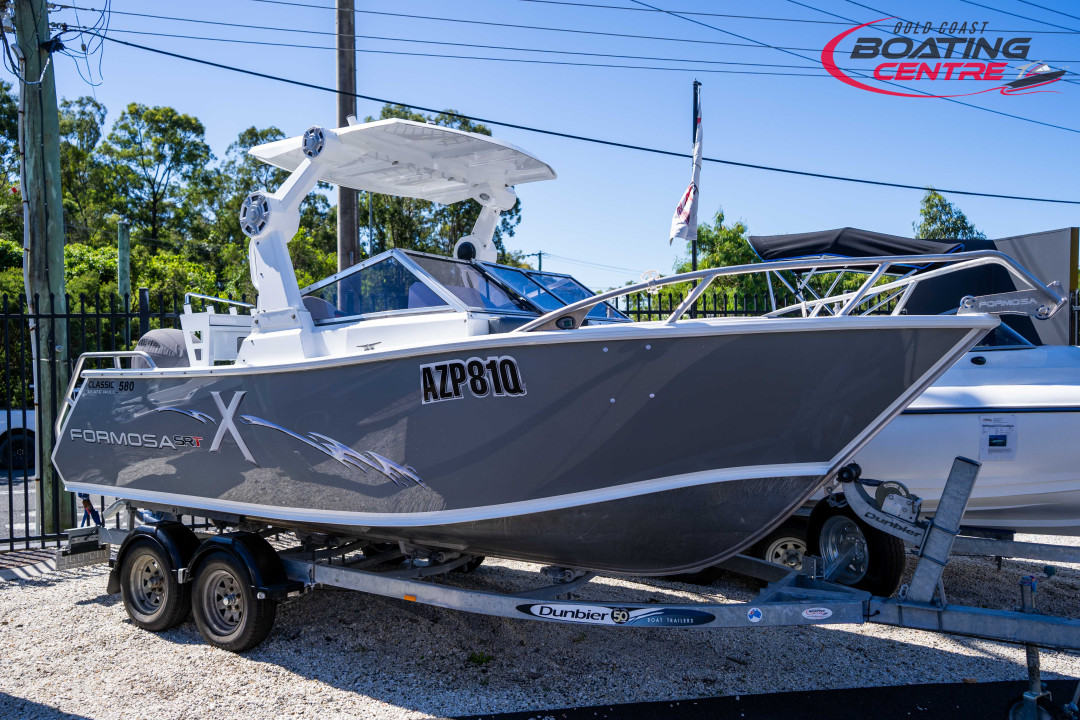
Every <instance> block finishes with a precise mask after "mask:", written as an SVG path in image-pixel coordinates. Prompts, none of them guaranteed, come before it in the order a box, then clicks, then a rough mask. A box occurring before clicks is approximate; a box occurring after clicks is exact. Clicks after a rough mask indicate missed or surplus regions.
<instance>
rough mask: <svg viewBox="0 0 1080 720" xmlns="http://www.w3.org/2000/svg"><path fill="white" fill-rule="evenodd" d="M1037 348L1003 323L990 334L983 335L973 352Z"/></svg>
mask: <svg viewBox="0 0 1080 720" xmlns="http://www.w3.org/2000/svg"><path fill="white" fill-rule="evenodd" d="M1029 347H1035V346H1034V345H1032V344H1031V343H1030V342H1028V341H1027V339H1026V338H1025V337H1024V336H1023V335H1021V334H1020V333H1018V332H1016V331H1015V330H1013V329H1012V328H1011V327H1009V326H1008V325H1006V324H1005V323H1001V324H1000V325H998V326H997V327H996V328H994V329H993V330H991V331H990V332H988V333H986V334H985V335H983V337H982V340H980V341H979V342H977V343H976V344H975V347H974V348H972V350H985V349H987V348H1011V349H1014V350H1015V349H1017V348H1029Z"/></svg>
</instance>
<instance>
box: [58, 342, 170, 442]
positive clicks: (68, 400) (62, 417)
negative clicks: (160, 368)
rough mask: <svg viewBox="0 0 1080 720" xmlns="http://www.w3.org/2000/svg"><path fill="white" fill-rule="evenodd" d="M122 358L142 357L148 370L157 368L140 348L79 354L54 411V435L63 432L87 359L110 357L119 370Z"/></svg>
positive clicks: (152, 360) (114, 366)
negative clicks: (55, 411)
mask: <svg viewBox="0 0 1080 720" xmlns="http://www.w3.org/2000/svg"><path fill="white" fill-rule="evenodd" d="M124 358H130V359H132V360H134V359H135V358H140V359H142V361H143V362H145V363H146V365H147V367H148V368H149V369H150V370H157V363H155V362H154V359H153V358H152V357H150V355H148V354H147V353H146V352H144V351H142V350H106V351H101V352H85V353H83V354H82V355H80V356H79V359H78V360H77V361H76V362H75V369H74V370H72V372H71V380H69V381H68V386H67V392H65V393H64V399H63V401H62V402H61V403H60V408H59V410H58V411H57V413H56V424H55V426H54V428H53V429H54V430H55V431H56V437H60V435H61V434H62V433H63V429H64V422H65V421H66V420H67V417H68V414H69V412H70V411H71V408H73V407H75V389H76V386H77V385H78V384H79V378H81V377H82V372H83V367H84V366H85V365H86V362H87V360H104V359H112V361H113V368H114V369H116V370H121V369H122V367H121V365H120V361H121V360H122V359H124Z"/></svg>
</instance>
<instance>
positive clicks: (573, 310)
mask: <svg viewBox="0 0 1080 720" xmlns="http://www.w3.org/2000/svg"><path fill="white" fill-rule="evenodd" d="M913 263H919V264H926V265H936V264H943V265H945V267H941V268H936V269H934V270H931V271H929V272H925V273H921V274H919V275H913V276H907V277H904V278H901V279H899V280H895V281H893V282H889V283H885V284H883V285H879V286H877V287H875V286H874V283H876V282H877V281H878V280H880V279H881V278H882V277H883V276H884V275H885V274H886V273H887V272H888V270H889V268H890V267H892V266H893V265H910V264H913ZM853 265H854V266H858V267H860V268H873V270H872V271H871V272H869V273H868V276H867V279H866V280H865V281H864V282H863V283H862V285H860V286H859V288H858V289H856V290H853V291H850V292H846V293H844V294H842V295H836V296H833V297H824V298H820V299H817V300H812V301H803V302H801V303H799V304H798V305H795V306H790V307H788V308H782V309H780V310H776V311H774V312H772V313H769V315H770V316H776V315H778V314H783V313H784V312H790V311H792V310H795V309H799V308H801V309H802V311H803V314H804V316H805V315H806V310H808V309H810V308H814V307H815V306H821V305H826V304H829V305H837V304H839V303H843V307H842V308H841V309H840V310H839V311H838V312H836V313H835V314H836V315H840V316H842V315H850V314H852V312H853V311H854V310H855V309H856V308H858V306H859V305H860V304H861V303H862V302H863V301H864V300H865V299H866V298H867V297H868V296H876V295H879V294H881V293H882V292H888V291H889V290H895V289H897V288H900V287H905V286H906V290H907V292H910V290H911V289H912V288H913V287H914V286H915V285H916V284H917V283H919V282H920V281H922V280H925V279H929V278H932V277H939V276H941V275H945V274H948V273H954V272H959V271H961V270H967V269H970V268H974V267H980V266H983V265H999V266H1001V267H1003V268H1005V269H1006V270H1007V271H1008V272H1009V274H1010V275H1012V276H1013V278H1015V279H1016V280H1019V281H1020V282H1022V283H1023V284H1024V285H1026V286H1027V287H1028V288H1030V289H1031V290H1034V291H1036V292H1038V293H1039V294H1041V295H1042V296H1043V297H1044V298H1045V299H1046V301H1047V305H1046V311H1045V312H1040V314H1039V317H1040V318H1041V319H1044V320H1045V319H1048V318H1051V317H1053V316H1054V315H1055V314H1056V313H1057V312H1058V310H1060V309H1061V308H1062V307H1063V306H1064V305H1065V304H1066V303H1067V302H1068V298H1067V297H1066V296H1065V295H1062V294H1061V292H1060V291H1059V290H1058V289H1057V286H1056V285H1055V284H1051V285H1050V286H1048V285H1045V284H1044V283H1043V282H1042V281H1040V280H1039V279H1038V278H1037V277H1035V276H1034V275H1032V274H1031V272H1030V271H1028V270H1027V268H1025V267H1023V266H1022V265H1020V264H1019V263H1017V262H1016V261H1015V260H1013V259H1012V258H1011V257H1009V256H1008V255H1006V254H1005V253H1002V252H998V251H997V250H973V251H970V252H962V253H950V254H947V255H944V254H943V255H886V256H881V257H876V258H849V257H821V258H810V259H799V260H780V261H776V262H769V263H752V264H748V265H732V266H729V267H723V268H709V269H706V270H695V271H692V272H686V273H679V274H678V275H671V276H668V277H665V278H651V279H649V280H647V281H645V282H641V283H637V284H636V285H627V286H625V287H621V288H616V289H614V290H609V291H607V292H604V293H600V294H599V295H593V296H592V297H589V298H586V299H584V300H579V301H578V302H575V303H571V304H570V305H567V306H566V307H563V308H559V309H557V310H553V311H551V312H549V313H546V314H544V315H541V316H540V317H538V318H536V319H535V320H532V321H530V322H528V323H526V324H524V325H522V326H521V327H519V328H517V329H515V330H514V331H513V332H519V333H522V332H532V331H535V330H572V329H574V328H576V327H580V326H581V324H582V322H583V320H584V318H585V316H586V315H587V314H588V312H589V310H591V309H592V308H593V307H595V306H596V305H599V304H600V303H602V302H604V301H606V300H611V299H613V298H617V297H622V296H623V295H630V294H632V293H636V292H642V291H647V292H655V290H656V288H659V287H663V286H665V285H675V284H678V283H684V282H690V281H693V280H701V281H702V282H700V283H699V284H698V285H697V287H695V288H694V289H693V290H692V291H691V292H690V294H689V295H687V297H686V299H684V300H683V301H682V302H681V303H679V306H678V307H676V308H675V310H674V311H673V312H672V313H671V315H670V316H668V318H667V321H666V322H667V323H669V324H671V323H675V322H676V321H678V320H679V319H680V318H681V317H682V316H683V315H684V314H686V312H687V311H688V310H689V309H690V308H691V307H692V306H693V304H694V302H695V301H696V300H697V299H698V298H699V297H700V296H701V294H702V293H703V292H705V289H706V288H707V287H708V286H709V285H710V284H711V283H712V281H713V280H715V279H716V278H719V277H728V276H733V275H752V274H755V273H766V274H768V273H770V272H776V273H779V272H780V271H784V270H809V271H811V272H814V271H819V270H822V269H828V268H838V269H840V268H850V267H851V266H853ZM770 288H771V284H770ZM905 300H906V298H905ZM902 308H903V302H901V303H899V304H898V305H897V307H896V308H895V309H894V310H893V314H898V313H899V311H900V310H901V309H902Z"/></svg>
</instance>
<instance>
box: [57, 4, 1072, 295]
mask: <svg viewBox="0 0 1080 720" xmlns="http://www.w3.org/2000/svg"><path fill="white" fill-rule="evenodd" d="M582 1H583V2H589V3H593V4H603V5H618V6H623V7H641V6H640V5H636V4H635V3H634V2H633V0H582ZM101 2H102V0H76V3H75V4H77V5H79V6H80V7H83V8H100V7H101ZM296 2H297V3H299V4H302V5H312V6H315V5H321V6H325V7H328V8H332V6H333V2H332V0H296ZM980 2H981V3H982V4H983V5H987V6H994V7H995V8H998V9H999V10H1000V11H1007V12H1011V13H1016V14H1018V15H1023V16H1026V17H1027V18H1029V19H1022V18H1017V17H1013V16H1010V15H1007V14H1004V13H1003V12H1000V11H998V10H989V9H986V8H984V7H980V6H977V5H974V4H972V3H967V2H961V1H960V0H942V1H940V2H905V3H899V2H898V0H867V2H866V3H864V5H870V6H871V7H873V8H874V9H875V10H878V11H881V12H880V13H878V12H874V11H873V10H870V9H867V8H866V7H865V6H860V5H859V4H857V3H855V2H851V1H850V0H815V1H814V2H801V1H800V2H795V1H794V0H763V1H761V2H754V3H740V2H734V1H733V0H724V1H717V2H707V1H705V0H650V4H651V5H654V6H657V7H661V8H664V9H668V10H682V11H694V12H702V13H724V14H732V15H754V16H761V17H771V18H783V20H760V19H739V18H729V17H715V16H702V15H698V16H694V17H695V18H696V19H698V20H700V21H702V22H706V23H708V24H710V25H714V26H715V27H717V28H720V29H721V30H726V31H728V32H730V33H736V34H738V35H742V36H744V37H747V38H751V39H753V40H756V41H759V42H763V43H766V44H768V45H774V46H785V47H798V48H808V49H812V50H808V51H799V54H801V55H805V56H807V57H808V58H810V60H802V59H800V58H798V57H793V56H792V55H790V54H786V53H784V52H782V51H780V50H776V49H772V48H765V47H738V46H728V45H716V44H707V43H689V42H675V41H664V40H646V39H638V38H615V37H605V36H598V35H587V34H577V33H566V32H549V31H541V30H526V29H514V28H505V27H493V26H485V25H480V24H466V23H452V22H445V21H437V20H423V19H416V18H405V17H394V16H389V15H378V14H372V13H370V12H361V13H358V14H357V34H358V35H378V36H382V37H388V38H400V39H409V40H421V41H443V42H457V43H473V44H487V45H503V46H510V47H517V48H532V49H545V50H561V51H571V52H584V53H603V54H620V55H637V56H648V57H655V58H665V59H667V58H673V59H677V60H678V62H672V61H669V60H629V59H611V58H600V57H587V56H580V55H553V54H550V53H549V54H545V53H538V52H517V51H508V50H491V49H476V48H464V47H450V46H445V45H430V44H422V43H409V42H403V41H401V40H393V41H391V40H374V39H363V38H361V39H359V40H358V41H357V46H358V48H361V49H366V50H380V51H399V52H419V53H439V54H454V55H474V56H484V57H504V58H509V57H513V58H521V59H547V60H557V61H567V62H579V63H580V62H592V63H613V64H626V65H642V66H650V67H666V68H675V69H674V70H646V69H622V68H620V69H615V68H600V67H577V66H563V65H551V64H532V63H519V62H492V61H482V60H464V59H450V58H445V57H438V58H434V57H415V56H407V55H392V54H378V53H365V52H361V53H358V57H357V68H358V91H359V92H360V93H364V94H369V95H373V96H377V97H383V98H388V99H393V100H397V101H401V102H404V103H414V104H417V105H422V106H427V107H434V108H453V109H455V110H458V111H460V112H462V113H466V114H470V115H474V116H479V117H488V118H492V119H495V120H502V121H506V122H512V123H520V124H523V125H530V126H536V127H542V128H548V129H552V130H558V131H562V132H568V133H575V134H581V135H588V136H596V137H603V138H608V139H611V140H616V141H619V142H625V143H631V144H637V145H645V146H650V147H656V148H663V149H668V150H674V151H680V152H689V149H690V113H691V109H690V99H691V83H692V81H693V80H694V79H698V80H700V81H701V82H702V83H703V90H702V93H703V125H704V133H705V155H707V156H713V157H719V158H725V159H730V160H737V161H740V162H749V163H758V164H763V165H772V166H778V167H785V168H793V169H800V170H809V171H815V172H824V173H831V174H839V175H850V176H857V177H864V178H873V179H880V180H888V181H893V182H900V183H910V184H916V185H928V184H932V185H934V186H936V187H942V188H958V189H969V190H977V191H984V192H996V193H1005V194H1015V195H1034V196H1042V197H1054V198H1066V199H1080V193H1078V190H1080V183H1078V172H1077V168H1076V165H1075V161H1074V158H1075V157H1076V155H1077V149H1078V147H1080V84H1066V83H1062V82H1059V83H1056V84H1055V85H1054V86H1052V89H1054V90H1056V91H1058V92H1046V93H1037V94H1031V95H1023V96H1004V95H1001V94H999V93H996V92H995V93H984V94H981V95H976V96H974V97H968V98H963V100H964V101H965V102H968V103H971V104H973V105H978V106H981V107H984V108H989V109H992V110H998V111H1002V112H1007V113H1011V114H1014V115H1020V116H1023V117H1026V118H1031V119H1035V120H1039V121H1043V122H1047V123H1052V124H1056V125H1061V126H1065V127H1067V128H1071V129H1072V130H1075V131H1068V130H1062V129H1056V128H1050V127H1044V126H1040V125H1037V124H1033V123H1029V122H1024V121H1021V120H1017V119H1013V118H1008V117H1003V116H1000V115H995V114H993V113H990V112H986V111H982V110H978V109H974V108H968V107H963V106H960V105H957V104H954V103H950V102H948V101H946V100H940V99H930V98H900V97H888V96H885V95H879V94H875V93H871V92H866V91H863V90H858V89H856V88H853V87H850V86H848V85H845V84H844V83H842V82H840V81H839V80H837V79H835V78H833V77H830V76H828V75H827V74H825V73H824V72H823V71H822V70H821V65H820V49H821V48H822V47H824V46H825V44H826V43H827V42H828V41H829V40H830V39H831V38H832V37H833V36H835V35H837V34H839V33H840V32H842V31H844V30H845V29H848V28H850V27H851V26H852V24H851V23H849V22H846V21H845V20H842V19H838V18H837V17H836V16H842V17H843V18H848V19H851V20H854V21H856V23H864V22H868V21H871V20H876V19H878V18H881V17H887V16H889V15H893V14H900V15H902V16H903V17H905V18H908V19H916V20H919V21H932V22H933V23H934V24H935V25H938V24H940V22H942V21H945V22H952V21H964V20H968V21H978V22H979V23H980V24H981V23H982V22H988V25H987V33H986V34H987V35H988V36H991V37H994V36H996V35H995V31H998V32H1000V33H1001V34H1002V35H1005V36H1006V37H1013V36H1020V35H1023V36H1029V37H1031V38H1032V41H1031V53H1030V56H1029V59H1030V60H1047V61H1052V62H1053V63H1054V64H1055V66H1057V67H1063V68H1069V67H1070V66H1073V67H1076V66H1080V34H1077V33H1076V32H1070V31H1069V30H1072V29H1076V30H1080V19H1076V18H1070V17H1067V16H1065V15H1063V14H1056V13H1053V12H1050V11H1047V10H1044V9H1041V8H1038V7H1034V6H1032V5H1030V4H1025V3H1023V2H1020V0H985V2H983V0H980ZM1039 5H1043V6H1045V7H1047V8H1056V9H1058V10H1061V11H1062V12H1065V13H1068V12H1070V11H1072V12H1073V14H1080V13H1075V7H1074V6H1072V5H1070V4H1068V3H1065V2H1064V1H1063V0H1040V2H1039ZM356 7H357V10H361V11H376V12H390V13H404V14H409V15H428V16H438V17H444V18H457V19H463V20H474V21H484V22H494V23H511V24H518V25H535V26H545V27H555V28H564V29H578V30H590V31H600V32H607V33H623V34H633V35H652V36H662V37H670V38H681V39H683V40H702V41H714V42H715V41H721V42H745V41H743V40H740V39H739V38H736V37H733V36H731V35H728V34H725V33H724V32H721V31H720V30H716V29H711V28H706V27H702V26H700V25H697V24H694V23H691V22H688V21H686V20H683V19H680V18H677V17H673V16H671V15H666V14H663V13H657V12H648V11H630V10H619V9H610V8H595V7H580V6H574V5H563V4H558V3H550V2H547V3H545V2H530V1H528V0H459V1H458V2H437V1H435V0H412V1H411V2H396V3H391V2H377V1H376V0H356ZM112 9H113V11H114V12H113V14H112V16H111V29H110V34H111V36H112V37H115V38H118V39H123V40H129V41H131V42H135V43H139V44H144V45H148V46H153V47H157V48H161V49H165V50H169V51H172V52H177V53H181V54H185V55H190V56H193V57H198V58H204V59H207V60H213V61H216V62H220V63H224V64H227V65H234V66H237V67H242V68H247V69H252V70H257V71H260V72H265V73H269V74H272V75H278V76H282V77H287V78H292V79H296V80H302V81H306V82H312V83H315V84H320V85H327V86H333V84H334V82H335V76H334V67H335V65H334V52H333V51H331V50H324V49H302V48H286V47H267V46H260V45H242V44H235V43H225V42H213V41H205V40H193V39H181V38H174V37H159V36H153V35H140V34H133V33H128V32H123V31H139V32H149V33H165V34H172V35H197V36H204V37H214V38H229V39H234V40H254V41H264V42H278V43H293V44H305V45H319V46H328V47H329V46H332V45H333V42H334V38H333V36H332V33H333V32H334V12H333V11H332V10H330V9H321V8H318V7H298V6H295V5H290V4H275V3H269V2H259V1H258V0H217V2H206V1H204V0H189V1H188V2H184V3H162V2H158V3H149V2H135V1H134V0H114V1H113V3H112ZM121 13H144V14H151V15H160V16H170V17H174V18H188V19H195V20H212V21H216V22H226V23H237V24H244V25H259V26H270V27H279V28H289V29H291V30H292V32H286V31H270V30H256V29H249V28H238V27H223V26H215V25H209V24H201V23H189V22H181V21H179V20H163V19H157V18H148V17H138V16H133V15H124V14H121ZM830 13H831V14H830ZM78 15H79V19H80V20H81V21H83V22H88V21H90V20H92V19H93V18H95V17H96V13H92V12H89V11H86V10H80V11H79V12H78ZM52 19H53V20H54V21H57V22H59V21H65V22H68V23H72V24H76V23H77V20H76V11H75V10H72V9H62V10H56V11H54V12H53V13H52ZM808 20H812V21H816V22H805V21H808ZM831 23H835V24H831ZM1055 26H1063V27H1064V28H1067V29H1069V30H1063V27H1055ZM297 30H307V31H311V32H307V33H301V32H295V31H297ZM1006 31H1009V32H1006ZM1013 31H1024V32H1013ZM1031 31H1039V32H1031ZM319 33H331V34H330V35H322V34H319ZM860 34H862V33H860ZM842 47H845V46H842ZM846 47H850V44H849V45H848V46H846ZM99 59H100V62H101V66H100V68H101V73H100V77H99V76H98V60H99ZM687 60H694V61H697V62H696V63H689V62H684V61H687ZM701 61H711V62H710V63H704V62H701ZM717 61H723V62H739V63H763V64H781V65H800V66H805V67H806V68H807V69H805V70H800V69H791V68H775V67H755V66H735V65H720V64H718V62H717ZM840 64H841V65H842V66H843V65H852V64H853V63H851V61H845V62H841V63H840ZM866 66H867V65H866V63H865V62H864V63H863V64H861V65H859V67H866ZM91 67H92V74H93V77H94V79H95V80H100V84H99V85H98V86H97V87H90V86H89V85H88V84H87V83H86V82H84V81H83V80H82V79H81V78H80V76H79V74H78V73H77V72H76V67H75V62H74V61H73V60H71V59H70V58H67V57H58V58H57V62H56V69H57V88H58V93H59V94H60V95H61V96H63V97H68V98H74V97H77V96H79V95H88V94H92V95H95V96H96V97H97V99H98V100H99V101H101V102H102V103H104V104H105V105H106V106H107V107H108V109H109V119H108V122H109V123H111V122H112V120H114V119H115V117H116V116H117V115H118V114H119V112H120V111H121V110H122V109H123V107H124V106H125V105H126V104H127V103H129V102H133V101H137V102H141V103H144V104H149V105H171V106H173V107H175V108H177V109H178V110H180V111H182V112H185V113H188V114H191V115H195V116H196V117H198V118H199V119H200V120H201V121H202V122H203V123H204V124H205V126H206V130H207V139H208V141H209V142H210V144H211V147H212V148H213V149H214V152H215V153H216V154H217V155H218V156H219V157H220V156H221V155H223V154H224V151H225V148H226V147H227V146H228V145H229V143H231V142H232V141H233V140H234V139H235V138H236V135H237V134H238V133H239V132H240V131H241V130H243V129H244V128H246V127H249V126H251V125H256V126H260V127H265V126H269V125H276V126H277V127H279V128H281V129H282V130H284V131H285V132H286V133H288V134H290V135H291V134H299V133H301V132H303V130H304V129H305V128H307V127H308V126H310V125H313V124H321V125H327V126H332V125H334V124H335V121H336V109H335V108H336V106H335V98H334V96H333V95H332V94H330V93H324V92H320V91H316V90H310V89H304V88H299V87H294V86H289V85H283V84H280V83H276V82H272V81H269V80H262V79H258V78H252V77H248V76H244V75H240V74H236V73H231V72H227V71H224V70H218V69H214V68H209V67H205V66H200V65H196V64H192V63H189V62H185V61H182V60H177V59H172V58H168V57H163V56H160V55H154V54H150V53H147V52H145V51H142V50H137V49H132V48H127V47H123V46H121V45H117V44H115V43H105V47H104V53H103V55H102V56H101V57H100V58H98V57H94V58H92V60H91ZM710 69H739V70H750V71H764V72H785V73H808V74H810V75H812V76H810V77H807V76H802V75H797V76H774V75H751V74H730V73H715V72H708V71H707V70H710ZM86 74H87V71H86V68H85V67H83V75H86ZM1014 77H1015V71H1012V72H1010V73H1009V74H1008V75H1007V76H1006V80H1010V79H1013V78H1014ZM941 85H942V83H931V84H929V85H927V84H926V83H925V82H924V83H923V84H920V85H919V87H923V88H931V87H933V88H936V87H939V86H941ZM975 85H977V86H978V87H974V86H975ZM987 86H988V84H986V83H977V82H967V83H959V84H958V83H952V84H950V85H948V86H947V88H948V91H949V92H956V90H954V88H957V87H960V88H964V89H962V90H960V91H961V92H971V91H973V90H975V89H982V88H984V87H987ZM1048 89H1050V88H1048ZM939 92H944V91H939ZM378 109H379V104H378V103H373V102H368V101H360V102H359V114H360V115H361V116H363V115H367V114H377V113H378ZM493 130H494V134H495V135H496V136H497V137H500V138H503V139H505V140H507V141H509V142H512V143H514V144H516V145H518V146H520V147H523V148H525V149H527V150H529V151H530V152H532V153H534V154H536V155H538V156H539V157H540V158H542V159H543V160H545V161H546V162H548V163H549V164H550V165H551V166H552V167H554V168H555V170H556V172H557V173H558V174H559V179H558V180H557V181H555V182H547V183H537V184H534V185H527V186H523V187H520V188H518V194H519V195H520V197H521V198H522V203H523V221H522V224H521V226H520V228H519V230H518V233H517V235H516V237H514V238H512V239H510V240H509V242H508V244H509V246H510V247H513V248H518V249H521V250H523V251H525V252H527V253H534V252H537V251H544V252H545V253H552V254H554V255H557V256H561V258H563V259H560V258H557V257H550V258H548V257H545V259H544V267H545V269H552V270H557V271H562V272H569V273H572V274H574V275H576V276H578V277H579V278H581V279H582V280H583V281H584V282H586V283H587V284H589V285H590V286H592V287H594V288H603V287H610V286H613V285H620V284H622V283H624V282H625V281H627V280H637V279H638V276H639V275H640V273H642V272H643V271H646V270H649V269H652V268H656V269H659V270H660V271H662V272H664V273H668V272H670V271H671V269H672V266H673V265H674V264H675V262H676V261H677V258H678V256H679V255H680V254H683V253H684V252H685V251H684V249H683V248H681V247H678V246H676V247H669V246H668V242H667V233H668V227H669V224H670V219H671V215H672V212H673V210H674V207H675V205H676V204H677V202H678V200H679V198H680V196H681V194H682V192H683V191H684V189H685V187H686V184H687V182H688V181H689V179H690V163H689V160H685V159H681V158H671V157H663V156H657V155H651V154H646V153H641V152H633V151H629V150H621V149H615V148H606V147H601V146H596V145H590V144H587V143H582V142H577V141H572V140H567V139H560V138H555V137H550V136H544V135H537V134H533V133H529V132H525V131H521V130H513V129H506V128H497V127H496V128H493ZM920 197H921V193H920V192H917V191H912V190H896V189H886V188H875V187H870V186H860V185H852V184H848V183H838V182H832V181H826V180H817V179H809V178H798V177H793V176H788V175H780V174H776V173H770V172H763V171H757V170H750V169H744V168H736V167H731V166H724V165H718V164H714V163H706V164H705V166H704V168H703V171H702V176H701V217H702V219H708V218H711V217H712V215H713V214H714V213H715V212H716V211H717V210H718V209H720V208H721V207H722V208H723V209H724V211H725V213H726V214H727V217H728V219H729V220H735V219H741V220H743V221H745V222H746V223H747V224H748V225H749V227H750V230H751V232H753V233H755V234H772V233H784V232H802V231H809V230H820V229H825V228H833V227H842V226H845V225H848V226H855V227H863V228H867V229H871V230H878V231H882V232H889V233H895V234H900V235H910V234H911V223H912V221H913V220H915V219H916V217H917V213H918V203H919V199H920ZM950 200H952V201H954V202H955V203H956V204H958V205H959V206H960V207H961V208H962V209H963V210H964V211H965V212H966V213H967V215H968V217H969V218H970V219H971V220H972V221H973V222H974V223H975V224H976V225H977V227H978V228H979V229H981V230H982V231H983V232H985V233H986V234H987V235H988V236H989V237H1004V236H1008V235H1014V234H1020V233H1025V232H1034V231H1039V230H1047V229H1053V228H1060V227H1066V226H1073V225H1080V206H1076V205H1051V204H1043V203H1030V202H1017V201H1008V200H996V199H985V198H972V197H963V196H951V197H950ZM599 266H605V267H599Z"/></svg>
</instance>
